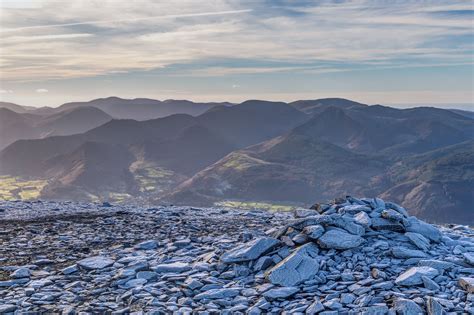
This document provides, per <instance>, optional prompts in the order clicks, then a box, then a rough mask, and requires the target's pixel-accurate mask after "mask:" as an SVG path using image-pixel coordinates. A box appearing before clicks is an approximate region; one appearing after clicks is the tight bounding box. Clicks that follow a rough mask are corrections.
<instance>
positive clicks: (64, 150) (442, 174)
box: [0, 98, 474, 224]
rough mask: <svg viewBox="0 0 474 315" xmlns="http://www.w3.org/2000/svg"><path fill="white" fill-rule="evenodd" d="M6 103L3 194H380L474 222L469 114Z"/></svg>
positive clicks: (179, 198) (202, 197)
mask: <svg viewBox="0 0 474 315" xmlns="http://www.w3.org/2000/svg"><path fill="white" fill-rule="evenodd" d="M0 107H3V108H0V148H2V147H3V150H1V151H0V176H3V178H15V180H17V181H18V182H19V183H18V185H17V186H15V187H12V188H11V189H9V188H8V187H7V188H2V186H0V197H1V194H2V189H4V190H8V191H5V192H4V194H5V195H6V196H9V198H14V197H15V196H16V197H18V196H21V191H22V189H26V188H25V187H29V188H28V189H35V188H34V187H32V185H30V186H28V184H21V183H28V181H31V180H35V181H38V182H41V183H43V184H42V185H41V186H40V187H39V188H38V196H39V197H41V198H51V199H77V200H112V201H120V200H124V199H132V198H137V199H145V200H151V201H155V202H172V203H176V204H198V205H205V206H208V205H213V204H215V203H217V202H223V201H257V202H267V203H277V204H294V205H298V204H299V205H306V206H308V205H310V204H311V203H312V202H314V201H316V200H325V199H328V198H331V197H332V196H334V195H341V196H342V195H354V196H358V195H380V196H383V197H385V198H387V199H390V200H396V201H398V202H400V203H401V204H402V205H405V206H407V208H409V209H413V210H414V211H416V212H417V213H416V215H418V216H420V217H424V218H426V219H428V220H431V221H435V222H460V223H470V224H474V212H473V211H471V210H472V209H471V207H472V205H473V204H474V118H473V117H472V113H471V112H469V111H458V110H445V109H438V108H432V107H419V108H412V109H396V108H391V107H387V106H382V105H372V106H369V105H365V104H361V103H357V102H354V101H351V100H345V99H340V98H331V99H320V100H303V101H296V102H292V103H283V102H267V101H258V100H250V101H246V102H243V103H241V104H230V103H192V102H189V101H174V100H170V101H164V102H161V101H155V100H148V99H134V100H123V99H119V98H106V99H99V100H94V101H90V102H84V103H82V102H81V103H68V104H64V105H62V106H60V107H58V108H40V109H33V108H25V107H22V106H19V105H15V104H11V103H0ZM117 118H126V119H117ZM147 118H151V119H149V120H146V119H147ZM1 178H2V177H0V180H1ZM22 181H24V182H22Z"/></svg>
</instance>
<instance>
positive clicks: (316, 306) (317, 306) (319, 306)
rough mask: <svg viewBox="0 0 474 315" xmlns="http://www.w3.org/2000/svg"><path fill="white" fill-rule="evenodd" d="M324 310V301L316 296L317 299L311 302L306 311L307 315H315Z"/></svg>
mask: <svg viewBox="0 0 474 315" xmlns="http://www.w3.org/2000/svg"><path fill="white" fill-rule="evenodd" d="M322 311H324V306H323V303H321V301H320V300H319V299H318V298H316V300H315V301H314V302H313V303H311V305H310V306H308V308H307V309H306V312H305V313H306V314H307V315H314V314H318V313H320V312H322Z"/></svg>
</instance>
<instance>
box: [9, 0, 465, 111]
mask: <svg viewBox="0 0 474 315" xmlns="http://www.w3.org/2000/svg"><path fill="white" fill-rule="evenodd" d="M473 9H474V2H472V1H455V0H449V1H426V0H423V1H416V0H410V1H403V0H379V1H375V0H374V1H363V0H355V1H344V0H338V1H305V0H300V1H290V0H267V1H265V0H261V1H258V0H240V1H236V0H208V1H194V0H174V1H153V0H135V1H132V0H76V1H63V0H60V1H57V0H0V100H2V101H9V102H14V103H18V104H22V105H30V106H58V105H60V104H62V103H65V102H69V101H82V100H90V99H94V98H99V97H108V96H112V95H113V96H119V97H123V98H138V97H147V98H155V99H190V100H194V101H231V102H240V101H243V100H246V99H266V100H278V101H293V100H298V99H316V98H324V97H345V98H349V99H353V100H356V101H360V102H363V103H368V104H376V103H379V104H388V105H390V104H397V106H400V107H403V106H411V105H413V104H425V105H434V106H437V105H440V106H441V105H442V106H443V107H462V108H467V109H469V108H471V107H473V106H472V104H473V103H474V92H473V90H474V89H473V83H474V68H473V63H474V59H473V58H474V55H473V45H474V41H473V37H474V33H473Z"/></svg>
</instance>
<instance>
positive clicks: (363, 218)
mask: <svg viewBox="0 0 474 315" xmlns="http://www.w3.org/2000/svg"><path fill="white" fill-rule="evenodd" d="M354 222H355V223H357V224H360V225H361V226H363V227H365V228H368V227H370V226H371V225H372V219H371V218H370V217H369V215H368V214H367V213H366V212H359V213H357V214H356V215H355V216H354Z"/></svg>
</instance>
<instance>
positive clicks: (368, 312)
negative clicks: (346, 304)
mask: <svg viewBox="0 0 474 315" xmlns="http://www.w3.org/2000/svg"><path fill="white" fill-rule="evenodd" d="M388 312H389V311H388V307H387V306H386V305H373V306H368V307H364V308H362V311H361V312H359V313H358V315H359V314H360V315H385V314H387V313H388Z"/></svg>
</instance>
